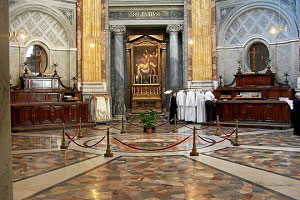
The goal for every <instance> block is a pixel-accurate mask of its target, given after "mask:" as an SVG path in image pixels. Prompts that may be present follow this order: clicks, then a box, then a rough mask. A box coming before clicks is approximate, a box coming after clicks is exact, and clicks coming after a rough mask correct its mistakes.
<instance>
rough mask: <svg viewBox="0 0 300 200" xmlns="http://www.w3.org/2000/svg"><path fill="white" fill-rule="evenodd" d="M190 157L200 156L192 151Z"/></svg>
mask: <svg viewBox="0 0 300 200" xmlns="http://www.w3.org/2000/svg"><path fill="white" fill-rule="evenodd" d="M190 156H199V153H198V152H197V151H192V152H191V153H190Z"/></svg>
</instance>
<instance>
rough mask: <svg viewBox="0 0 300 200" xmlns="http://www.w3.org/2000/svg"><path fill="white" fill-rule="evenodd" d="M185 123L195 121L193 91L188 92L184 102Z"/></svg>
mask: <svg viewBox="0 0 300 200" xmlns="http://www.w3.org/2000/svg"><path fill="white" fill-rule="evenodd" d="M185 103H186V104H185V121H188V122H195V121H196V94H195V92H194V91H188V93H187V95H186V102H185Z"/></svg>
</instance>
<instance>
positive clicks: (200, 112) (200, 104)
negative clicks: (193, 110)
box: [196, 91, 206, 123]
mask: <svg viewBox="0 0 300 200" xmlns="http://www.w3.org/2000/svg"><path fill="white" fill-rule="evenodd" d="M196 105H197V123H201V122H205V121H206V114H205V95H204V93H203V92H202V91H197V92H196Z"/></svg>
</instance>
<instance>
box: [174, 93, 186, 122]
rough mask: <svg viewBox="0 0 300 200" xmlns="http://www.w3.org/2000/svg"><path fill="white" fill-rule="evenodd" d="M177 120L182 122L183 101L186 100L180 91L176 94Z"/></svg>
mask: <svg viewBox="0 0 300 200" xmlns="http://www.w3.org/2000/svg"><path fill="white" fill-rule="evenodd" d="M176 100H177V106H178V108H177V119H178V120H184V118H185V116H184V107H185V100H186V94H185V92H184V91H183V90H180V91H179V92H178V93H177V98H176Z"/></svg>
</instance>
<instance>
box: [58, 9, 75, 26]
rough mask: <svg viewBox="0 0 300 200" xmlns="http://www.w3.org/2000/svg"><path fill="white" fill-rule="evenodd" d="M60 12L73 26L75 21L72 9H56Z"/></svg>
mask: <svg viewBox="0 0 300 200" xmlns="http://www.w3.org/2000/svg"><path fill="white" fill-rule="evenodd" d="M58 10H60V11H61V12H62V14H63V15H64V16H66V18H67V19H68V20H69V22H70V23H71V24H72V25H73V24H74V19H75V16H74V15H75V11H74V10H73V9H67V8H58Z"/></svg>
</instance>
